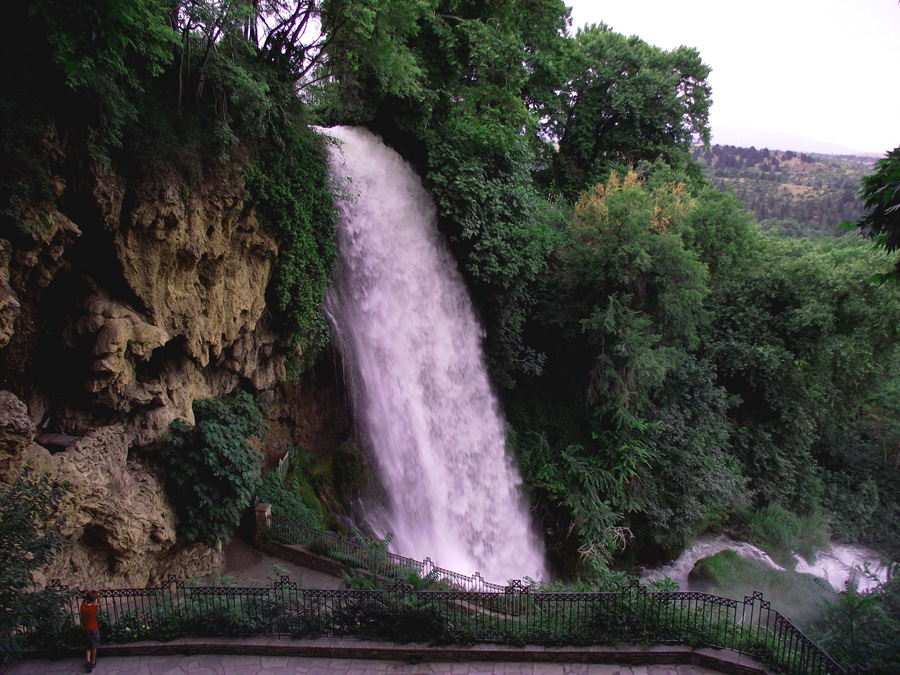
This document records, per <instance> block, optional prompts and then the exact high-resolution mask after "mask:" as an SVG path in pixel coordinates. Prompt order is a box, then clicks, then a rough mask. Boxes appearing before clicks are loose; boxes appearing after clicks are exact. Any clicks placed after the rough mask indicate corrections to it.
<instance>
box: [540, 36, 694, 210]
mask: <svg viewBox="0 0 900 675" xmlns="http://www.w3.org/2000/svg"><path fill="white" fill-rule="evenodd" d="M568 47H569V52H568V54H569V59H568V63H567V65H566V71H567V76H568V81H567V85H566V87H565V94H566V95H565V96H563V97H561V99H560V102H561V106H560V108H559V110H558V111H557V112H556V113H555V117H554V116H550V117H549V119H550V122H549V123H548V125H545V127H546V126H550V125H552V131H551V132H550V133H551V139H552V140H557V141H558V143H559V152H558V154H557V156H556V158H555V172H554V174H555V180H556V182H557V184H558V186H559V189H560V190H561V191H562V192H563V193H564V194H565V195H566V196H567V197H569V198H574V197H575V195H577V193H578V192H581V191H582V190H585V189H587V188H589V187H590V186H591V185H592V184H593V183H594V182H595V181H597V180H598V179H601V178H602V177H604V176H606V175H607V174H608V173H609V171H610V169H613V168H619V169H621V170H627V169H629V168H631V167H633V166H635V165H636V164H637V163H638V162H639V161H641V160H647V161H650V162H652V161H654V160H656V159H657V158H658V157H659V156H662V157H665V158H666V159H667V161H669V163H678V162H679V159H678V157H679V155H685V154H687V153H689V152H690V147H691V143H692V141H693V140H694V139H695V138H699V139H700V140H701V141H703V142H704V143H709V106H710V103H711V99H710V94H711V90H710V86H709V84H708V83H707V81H706V80H707V78H708V77H709V67H708V66H706V65H705V64H703V62H702V61H701V60H700V55H699V54H698V52H697V50H695V49H691V48H688V47H679V48H678V49H676V50H673V51H671V52H668V51H665V50H662V49H660V48H658V47H654V46H652V45H649V44H647V43H646V42H644V41H643V40H641V39H640V38H638V37H630V38H626V37H625V36H623V35H620V34H619V33H616V32H614V31H612V30H610V29H609V27H607V26H605V25H603V24H600V25H599V26H597V25H593V26H589V27H588V28H585V29H583V30H579V32H578V33H577V34H576V36H575V38H574V40H570V41H569V44H568Z"/></svg>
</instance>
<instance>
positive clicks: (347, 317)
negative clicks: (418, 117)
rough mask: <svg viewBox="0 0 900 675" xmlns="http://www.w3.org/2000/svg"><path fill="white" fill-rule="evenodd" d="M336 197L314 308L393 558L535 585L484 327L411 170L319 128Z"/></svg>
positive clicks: (360, 140) (388, 153) (348, 131)
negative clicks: (339, 369)
mask: <svg viewBox="0 0 900 675" xmlns="http://www.w3.org/2000/svg"><path fill="white" fill-rule="evenodd" d="M324 133H327V134H329V135H331V136H333V137H334V138H337V139H339V140H340V141H341V147H340V149H334V150H333V151H332V168H333V173H334V175H335V178H337V179H339V180H340V179H342V178H344V177H349V178H350V179H351V182H350V183H349V187H348V192H349V193H350V194H351V196H352V198H351V199H350V200H344V201H340V202H339V204H338V206H339V210H340V217H339V222H338V235H337V238H338V251H339V262H338V265H337V268H336V270H335V273H334V278H333V280H334V287H333V288H331V289H329V290H328V291H327V293H326V298H325V310H326V313H327V314H328V316H329V320H330V321H331V323H332V329H333V333H334V335H335V337H336V339H337V341H338V343H339V345H340V348H341V351H342V355H343V359H344V364H345V371H346V372H345V379H346V381H347V383H348V388H349V390H350V393H351V397H352V399H353V405H354V415H355V417H356V425H357V429H358V431H359V432H360V434H361V436H362V438H361V441H362V442H363V444H364V445H365V446H366V447H367V448H368V449H369V450H370V451H371V453H372V454H374V456H375V457H376V459H377V463H378V470H379V474H380V478H381V481H382V483H383V485H384V487H385V491H386V493H387V501H388V505H387V508H386V509H385V513H384V514H383V515H382V516H377V517H378V518H383V520H384V522H379V523H378V525H379V527H380V528H381V529H382V531H383V532H387V531H390V532H393V533H394V540H393V545H392V547H391V548H392V549H393V550H396V551H397V552H398V553H401V554H402V555H406V556H410V557H414V558H418V559H422V558H424V557H430V558H431V559H432V560H434V562H435V563H436V564H437V565H440V566H442V567H445V568H449V569H452V570H455V571H459V572H463V573H467V574H471V573H473V572H476V571H477V572H480V573H481V574H482V576H483V577H484V578H485V579H487V580H489V581H493V582H500V583H503V582H505V581H507V580H508V579H511V578H521V577H523V576H526V575H527V576H531V577H535V578H544V577H545V576H546V575H545V571H544V569H545V568H544V561H543V555H542V553H541V548H540V546H539V544H538V541H537V537H536V536H535V534H534V533H533V532H532V531H531V528H530V526H529V518H528V512H527V509H526V507H525V504H524V501H523V499H522V498H521V496H520V494H519V485H520V483H521V480H520V478H519V476H518V474H517V472H516V470H515V468H514V467H513V466H512V464H511V462H510V459H509V457H508V456H507V453H506V441H505V429H504V422H503V419H502V417H501V414H500V411H499V407H498V403H497V400H496V397H495V396H494V394H493V392H492V390H491V387H490V383H489V381H488V377H487V372H486V368H485V363H484V356H483V352H482V347H481V340H482V337H483V335H482V330H481V328H480V326H479V324H478V322H477V320H476V317H475V313H474V311H473V308H472V305H471V302H470V299H469V297H468V295H467V291H466V287H465V284H464V282H463V279H462V277H461V275H460V273H459V271H458V269H457V267H456V262H455V260H454V258H453V256H452V255H451V253H450V250H449V248H448V247H447V245H446V242H445V241H444V240H443V238H442V236H441V235H440V233H439V231H438V228H437V215H436V210H435V206H434V203H433V201H432V198H431V195H430V193H428V192H427V191H426V190H425V189H424V187H423V186H422V184H421V181H420V180H419V177H418V176H417V175H416V173H415V172H414V171H413V169H412V168H411V167H410V166H409V165H408V164H406V163H405V162H404V161H403V160H402V158H401V157H400V156H399V155H398V154H397V153H395V152H394V151H393V150H391V149H390V148H388V147H387V146H385V145H384V144H383V143H382V142H381V141H380V140H379V139H378V138H376V137H375V136H374V135H373V134H371V133H369V132H368V131H365V130H362V129H354V128H344V127H338V128H333V129H327V130H324Z"/></svg>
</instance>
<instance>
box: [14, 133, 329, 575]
mask: <svg viewBox="0 0 900 675" xmlns="http://www.w3.org/2000/svg"><path fill="white" fill-rule="evenodd" d="M44 151H45V154H46V166H47V170H48V173H49V176H50V178H51V181H50V182H51V184H52V185H53V186H54V195H53V197H52V198H50V199H48V200H47V201H46V202H45V203H42V204H38V205H28V206H25V207H23V213H25V215H26V220H27V226H26V227H24V228H20V230H19V231H17V232H12V233H9V235H8V236H7V237H6V238H3V239H0V378H2V379H0V382H2V387H3V388H4V389H5V390H6V392H4V393H3V394H2V396H0V474H3V475H0V478H5V477H7V476H8V475H10V473H12V472H13V471H15V470H17V468H18V467H20V466H21V465H22V464H23V463H24V461H25V460H26V459H30V460H31V461H32V463H33V464H35V465H36V466H37V467H39V468H43V469H46V470H49V471H50V472H51V473H52V474H53V476H54V477H56V478H58V479H59V480H61V481H62V480H66V481H68V482H69V485H70V489H69V496H68V497H67V499H66V502H65V504H64V508H63V510H64V515H65V516H66V526H65V534H66V535H67V537H68V541H69V544H68V545H67V548H66V550H65V551H64V554H63V555H62V556H60V558H59V560H58V561H57V563H56V564H55V565H54V566H53V568H52V569H50V570H47V576H48V578H52V577H59V578H62V579H64V580H65V581H67V582H68V583H73V584H77V585H81V586H84V585H88V584H91V585H95V586H109V585H143V584H145V583H148V582H152V581H154V580H156V579H158V578H160V577H161V576H164V575H165V574H169V573H176V574H179V575H181V576H192V575H199V574H205V573H209V572H213V571H216V569H217V565H219V563H220V560H219V554H218V553H217V552H216V551H212V550H209V549H205V548H203V547H183V546H182V545H181V544H180V543H179V542H177V541H176V539H175V524H176V523H175V517H174V514H173V512H172V509H171V507H170V506H169V504H168V502H167V499H166V496H165V491H164V490H163V487H162V481H161V479H160V476H159V474H158V472H157V471H156V470H155V469H154V468H153V462H152V456H153V455H152V446H153V444H154V443H155V442H157V441H158V440H160V439H161V438H162V437H163V436H164V435H165V433H166V431H167V430H168V426H169V423H170V422H171V421H172V420H174V419H176V418H179V417H181V418H185V419H187V420H188V421H193V420H192V412H191V404H192V403H193V401H195V400H197V399H201V398H207V397H210V396H220V395H223V394H227V393H230V392H232V391H234V390H236V389H237V388H239V387H240V388H244V389H249V390H251V391H254V392H257V393H258V392H266V391H268V392H270V393H269V394H268V400H270V402H271V406H270V409H269V411H268V414H269V417H270V418H271V419H272V420H273V422H275V427H276V428H277V434H276V435H275V436H274V437H273V439H272V440H273V442H272V443H269V444H267V451H268V452H269V453H270V454H279V453H280V452H283V450H284V447H285V446H286V444H287V443H291V442H293V443H298V442H299V443H304V444H305V445H307V446H316V445H321V446H327V445H329V444H331V443H332V442H333V443H335V444H336V443H337V442H339V441H341V440H343V437H344V435H345V434H346V421H345V420H344V419H343V417H342V415H341V413H340V412H337V413H335V414H334V415H331V418H330V419H332V422H328V423H325V424H323V423H319V422H315V421H312V422H311V421H310V419H309V418H310V417H314V416H318V415H319V414H320V412H321V410H319V411H315V410H314V408H315V407H318V408H326V409H334V410H337V411H340V409H341V406H340V404H339V402H338V396H337V393H336V387H335V385H334V382H333V380H330V378H328V377H327V374H326V375H325V376H323V375H322V374H320V375H319V376H318V378H314V377H312V375H310V376H308V377H307V378H306V379H305V380H304V381H301V382H294V383H285V382H284V380H285V365H284V364H285V359H286V358H287V356H288V355H289V353H290V346H289V345H288V344H286V343H284V342H283V341H282V340H281V339H280V337H279V336H278V335H277V334H275V333H274V332H273V331H272V330H271V328H270V327H269V325H268V323H267V316H268V313H267V311H266V287H267V285H268V283H269V280H270V278H271V275H272V271H273V261H274V259H275V258H276V257H277V254H278V248H277V245H276V242H275V240H274V239H273V238H272V237H271V236H270V235H269V234H267V233H266V232H265V231H264V230H263V229H262V228H261V227H260V224H259V222H258V221H257V218H256V215H255V212H254V209H253V208H252V207H250V206H248V205H247V204H246V203H245V201H244V186H243V180H242V178H241V174H240V170H239V169H240V166H239V164H238V163H237V162H233V163H231V164H227V165H224V166H221V167H219V168H218V169H216V171H215V172H214V173H213V174H208V175H206V176H205V179H204V180H203V181H193V182H185V181H183V180H182V179H180V178H179V177H177V176H175V175H171V176H169V177H168V178H166V179H160V177H159V176H155V177H154V181H155V182H153V183H152V184H151V183H150V182H147V181H138V180H134V179H128V178H125V177H123V176H122V175H121V174H120V173H118V172H117V171H116V168H115V167H114V166H101V165H100V164H98V163H96V162H92V161H86V160H84V159H83V158H81V157H76V156H74V153H73V152H71V151H70V149H69V148H67V147H66V144H65V143H63V142H62V141H60V140H59V139H58V138H56V136H55V134H54V132H53V131H52V130H51V131H49V132H48V134H47V138H46V139H45V143H44ZM316 381H318V384H316ZM316 392H318V393H316ZM295 419H296V420H300V422H299V424H297V425H294V424H293V423H292V420H295ZM322 419H329V416H328V415H325V416H323V417H322ZM145 449H147V450H149V451H147V452H145ZM144 457H149V458H150V459H149V461H148V460H147V459H145V458H144Z"/></svg>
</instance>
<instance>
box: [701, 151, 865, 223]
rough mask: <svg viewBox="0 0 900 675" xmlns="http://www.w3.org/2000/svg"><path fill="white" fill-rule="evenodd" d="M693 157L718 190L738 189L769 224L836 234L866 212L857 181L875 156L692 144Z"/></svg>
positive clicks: (749, 205)
mask: <svg viewBox="0 0 900 675" xmlns="http://www.w3.org/2000/svg"><path fill="white" fill-rule="evenodd" d="M693 155H694V159H695V160H696V161H698V162H700V163H701V165H702V166H703V172H704V174H705V175H706V176H707V178H709V179H710V180H711V181H712V182H713V184H714V185H715V186H716V187H717V188H718V189H720V190H733V191H734V194H735V195H736V196H737V197H738V198H739V199H740V200H741V201H742V202H744V204H745V205H746V206H747V208H748V209H750V210H751V211H753V213H755V214H756V218H757V220H758V221H759V223H760V225H761V226H762V227H763V228H764V229H767V230H771V231H773V232H775V233H777V234H781V235H784V236H789V237H817V236H825V237H832V236H837V235H839V234H841V231H840V230H838V226H839V225H840V224H841V223H843V222H845V221H853V222H856V221H857V220H858V219H859V218H860V216H862V212H863V208H862V202H860V200H859V194H858V191H859V186H860V181H861V180H862V178H863V177H864V176H866V175H868V174H870V173H871V172H872V167H873V165H874V163H875V159H874V158H872V157H862V156H855V155H819V154H807V153H802V152H801V153H797V152H793V151H786V152H785V151H781V150H769V149H767V148H763V149H762V150H758V149H757V148H755V147H751V148H737V147H734V146H731V145H714V146H712V148H710V149H709V150H704V149H703V148H701V147H697V148H694V152H693Z"/></svg>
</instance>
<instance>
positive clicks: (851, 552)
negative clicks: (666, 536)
mask: <svg viewBox="0 0 900 675" xmlns="http://www.w3.org/2000/svg"><path fill="white" fill-rule="evenodd" d="M726 549H730V550H732V551H735V552H737V554H738V555H740V556H741V557H742V558H745V559H747V560H752V561H754V562H757V563H759V564H760V565H763V566H766V567H771V568H772V569H775V570H781V571H784V567H782V566H781V565H779V564H778V563H776V562H775V561H774V560H772V558H771V557H769V554H768V553H766V552H765V551H763V550H762V549H761V548H757V547H756V546H754V545H753V544H750V543H748V542H746V541H738V540H737V539H732V538H731V537H729V536H728V535H726V534H718V535H702V536H700V537H697V539H695V540H694V543H693V544H691V546H690V547H688V548H686V549H685V550H684V551H683V552H682V554H681V555H680V556H678V559H677V560H674V561H672V562H671V563H669V564H668V565H664V566H663V567H658V568H656V569H651V570H647V571H646V572H645V573H644V574H642V576H643V577H644V579H646V580H648V581H651V580H654V579H663V578H665V577H668V578H669V579H671V580H672V581H674V582H675V583H677V584H678V586H679V588H681V590H690V584H689V583H688V575H689V574H690V573H691V570H692V569H694V565H696V564H697V562H699V561H700V560H702V559H703V558H708V557H709V556H713V555H715V554H717V553H721V552H722V551H724V550H726ZM794 559H795V561H796V566H795V568H794V569H795V571H796V572H800V573H802V574H811V575H812V576H815V577H819V578H820V579H824V580H825V581H827V582H828V583H830V584H831V585H832V587H834V588H835V589H836V590H843V588H844V585H845V584H846V583H847V582H848V581H851V580H852V582H853V583H854V584H855V585H856V588H857V590H859V591H861V592H863V591H870V590H872V589H873V588H875V587H876V586H878V584H880V583H884V582H885V581H886V580H887V576H888V570H887V566H886V565H885V564H884V561H883V560H882V559H881V558H880V557H879V556H878V554H877V553H875V552H874V551H870V550H869V549H866V548H864V547H862V546H847V545H841V544H837V545H834V546H831V547H829V548H828V549H827V550H823V551H819V552H818V553H817V554H816V561H815V562H814V563H813V564H809V563H808V562H806V561H805V560H804V559H803V558H801V557H800V556H795V558H794Z"/></svg>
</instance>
